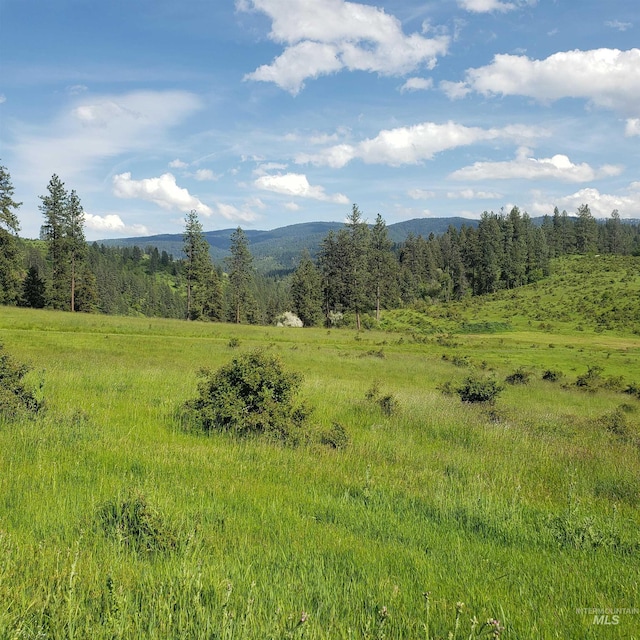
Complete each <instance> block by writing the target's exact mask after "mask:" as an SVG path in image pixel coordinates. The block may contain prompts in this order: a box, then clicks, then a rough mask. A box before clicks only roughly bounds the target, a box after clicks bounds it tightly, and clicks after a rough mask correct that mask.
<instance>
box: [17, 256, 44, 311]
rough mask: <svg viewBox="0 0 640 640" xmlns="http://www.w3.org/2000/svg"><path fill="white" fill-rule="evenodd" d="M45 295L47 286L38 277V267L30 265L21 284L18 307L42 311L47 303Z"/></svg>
mask: <svg viewBox="0 0 640 640" xmlns="http://www.w3.org/2000/svg"><path fill="white" fill-rule="evenodd" d="M46 293H47V285H46V283H45V281H44V280H43V279H42V278H41V277H40V273H39V272H38V267H36V266H35V265H32V266H31V267H29V269H28V270H27V275H26V277H25V279H24V281H23V283H22V296H21V298H20V306H22V307H31V308H33V309H42V308H43V307H44V306H45V304H46V302H47V300H46Z"/></svg>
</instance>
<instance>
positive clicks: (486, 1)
mask: <svg viewBox="0 0 640 640" xmlns="http://www.w3.org/2000/svg"><path fill="white" fill-rule="evenodd" d="M458 5H459V6H460V7H461V8H462V9H465V10H467V11H471V12H472V13H489V12H491V11H500V12H505V11H512V10H513V9H515V8H516V5H515V4H513V3H512V2H500V0H458Z"/></svg>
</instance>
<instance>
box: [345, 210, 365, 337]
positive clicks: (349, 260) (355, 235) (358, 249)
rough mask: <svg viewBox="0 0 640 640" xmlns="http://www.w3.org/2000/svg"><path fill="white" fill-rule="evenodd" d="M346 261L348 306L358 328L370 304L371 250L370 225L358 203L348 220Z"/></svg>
mask: <svg viewBox="0 0 640 640" xmlns="http://www.w3.org/2000/svg"><path fill="white" fill-rule="evenodd" d="M346 231H347V234H346V236H343V237H344V238H345V239H346V262H345V264H344V265H343V268H344V272H345V276H346V292H345V293H346V297H347V306H348V308H349V310H350V311H353V313H355V315H356V328H357V329H358V331H360V328H361V319H360V316H361V313H362V312H363V311H366V310H367V308H368V306H369V295H368V291H367V284H368V280H369V277H368V272H367V267H368V264H367V255H368V252H369V227H368V226H367V223H366V222H365V221H364V220H363V219H362V214H361V213H360V210H359V209H358V206H357V205H355V204H354V205H353V207H352V209H351V214H350V215H349V217H348V218H347V222H346Z"/></svg>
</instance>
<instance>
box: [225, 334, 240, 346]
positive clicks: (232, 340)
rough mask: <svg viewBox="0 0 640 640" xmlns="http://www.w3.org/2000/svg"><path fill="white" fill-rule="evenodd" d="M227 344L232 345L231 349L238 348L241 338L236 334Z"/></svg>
mask: <svg viewBox="0 0 640 640" xmlns="http://www.w3.org/2000/svg"><path fill="white" fill-rule="evenodd" d="M227 346H228V347H230V348H231V349H237V348H238V347H239V346H240V340H239V339H238V338H236V337H235V336H234V337H233V338H229V342H228V343H227Z"/></svg>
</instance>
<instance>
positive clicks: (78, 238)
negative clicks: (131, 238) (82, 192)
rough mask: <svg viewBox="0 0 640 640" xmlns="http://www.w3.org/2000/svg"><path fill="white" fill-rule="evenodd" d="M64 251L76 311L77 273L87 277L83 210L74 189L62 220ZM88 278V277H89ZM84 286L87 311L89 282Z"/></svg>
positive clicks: (88, 306) (72, 304)
mask: <svg viewBox="0 0 640 640" xmlns="http://www.w3.org/2000/svg"><path fill="white" fill-rule="evenodd" d="M63 236H64V251H65V253H66V260H67V261H68V264H69V279H70V286H71V311H77V310H79V309H77V305H76V287H77V285H78V280H79V275H80V274H83V275H84V276H85V278H87V277H88V273H87V269H86V265H85V264H84V262H85V260H86V257H87V242H86V240H85V237H84V210H83V208H82V204H80V198H78V194H77V193H76V192H75V191H71V193H70V194H69V197H68V199H67V204H66V207H65V211H64V220H63ZM89 280H90V278H89ZM83 287H84V294H85V300H84V305H83V306H84V308H83V310H84V311H88V310H89V309H90V307H91V306H92V305H90V303H89V299H90V298H91V295H90V283H89V282H86V283H84V284H83Z"/></svg>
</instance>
